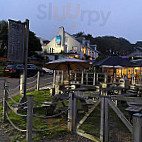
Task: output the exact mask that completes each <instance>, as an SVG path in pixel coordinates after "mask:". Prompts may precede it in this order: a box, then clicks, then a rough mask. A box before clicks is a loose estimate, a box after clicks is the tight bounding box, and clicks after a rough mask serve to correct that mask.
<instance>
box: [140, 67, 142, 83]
mask: <svg viewBox="0 0 142 142" xmlns="http://www.w3.org/2000/svg"><path fill="white" fill-rule="evenodd" d="M141 77H142V76H141V67H140V84H141V81H142V80H141Z"/></svg>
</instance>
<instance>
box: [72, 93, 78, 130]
mask: <svg viewBox="0 0 142 142" xmlns="http://www.w3.org/2000/svg"><path fill="white" fill-rule="evenodd" d="M76 94H77V92H75V94H74V95H73V116H72V123H73V131H74V132H76V115H77V98H76V97H75V96H76Z"/></svg>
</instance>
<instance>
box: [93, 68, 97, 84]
mask: <svg viewBox="0 0 142 142" xmlns="http://www.w3.org/2000/svg"><path fill="white" fill-rule="evenodd" d="M93 85H96V74H95V70H94V78H93Z"/></svg>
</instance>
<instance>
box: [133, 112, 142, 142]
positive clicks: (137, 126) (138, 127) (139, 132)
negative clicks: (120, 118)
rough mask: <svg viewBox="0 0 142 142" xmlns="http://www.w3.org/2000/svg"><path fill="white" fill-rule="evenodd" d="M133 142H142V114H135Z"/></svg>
mask: <svg viewBox="0 0 142 142" xmlns="http://www.w3.org/2000/svg"><path fill="white" fill-rule="evenodd" d="M133 142H142V114H141V113H135V114H133Z"/></svg>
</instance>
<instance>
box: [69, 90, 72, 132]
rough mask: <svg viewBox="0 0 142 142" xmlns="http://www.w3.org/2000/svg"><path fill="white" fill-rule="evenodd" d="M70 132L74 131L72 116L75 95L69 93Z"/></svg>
mask: <svg viewBox="0 0 142 142" xmlns="http://www.w3.org/2000/svg"><path fill="white" fill-rule="evenodd" d="M68 109H69V110H68V130H69V131H72V129H73V127H72V124H73V122H72V116H73V93H72V92H70V93H69V105H68Z"/></svg>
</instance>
